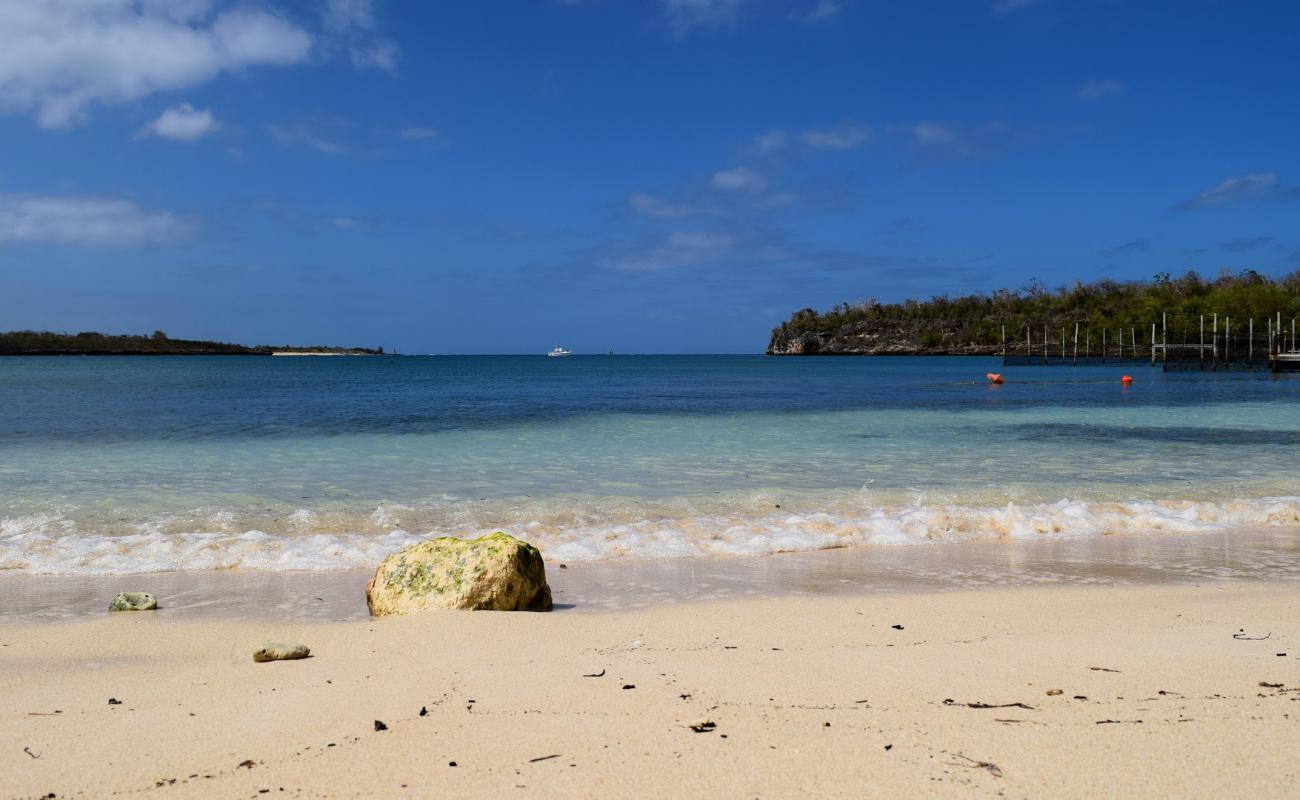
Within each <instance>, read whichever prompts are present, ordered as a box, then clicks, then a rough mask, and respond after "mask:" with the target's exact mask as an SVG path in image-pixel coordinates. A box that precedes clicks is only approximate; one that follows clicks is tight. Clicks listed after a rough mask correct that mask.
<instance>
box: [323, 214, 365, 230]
mask: <svg viewBox="0 0 1300 800" xmlns="http://www.w3.org/2000/svg"><path fill="white" fill-rule="evenodd" d="M329 224H330V225H333V226H334V227H335V228H338V229H339V230H341V231H350V230H352V229H353V228H356V227H358V226H360V225H361V220H359V219H356V218H354V217H331V218H330V219H329Z"/></svg>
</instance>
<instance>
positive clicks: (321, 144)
mask: <svg viewBox="0 0 1300 800" xmlns="http://www.w3.org/2000/svg"><path fill="white" fill-rule="evenodd" d="M268 130H269V131H270V132H271V138H273V139H275V140H276V141H277V142H279V143H280V144H282V145H284V146H285V147H291V146H294V145H304V146H306V147H310V148H311V149H312V150H315V151H316V152H318V153H327V154H329V155H341V154H343V153H346V152H348V147H347V145H345V144H341V143H339V142H336V141H334V140H333V139H330V138H327V137H326V136H325V135H323V134H322V133H320V131H318V130H317V129H316V128H315V127H314V126H312V125H271V126H269V128H268Z"/></svg>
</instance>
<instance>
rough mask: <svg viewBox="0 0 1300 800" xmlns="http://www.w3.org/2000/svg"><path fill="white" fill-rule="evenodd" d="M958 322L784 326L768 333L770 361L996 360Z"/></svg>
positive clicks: (990, 347)
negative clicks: (818, 357)
mask: <svg viewBox="0 0 1300 800" xmlns="http://www.w3.org/2000/svg"><path fill="white" fill-rule="evenodd" d="M980 338H982V337H979V336H976V335H974V334H972V332H971V331H969V330H967V329H966V328H964V327H963V326H962V324H961V323H959V322H952V321H946V320H938V321H925V322H910V321H907V320H861V321H857V322H849V323H846V324H843V325H840V326H838V327H835V328H832V329H830V330H822V329H818V328H816V327H812V326H808V327H804V326H800V325H797V324H792V323H785V324H782V325H781V326H779V327H777V328H773V329H772V338H771V340H770V341H769V342H768V345H767V354H768V355H772V356H816V355H825V356H884V355H896V356H914V355H970V356H975V355H996V354H998V353H1000V352H1002V349H1001V345H1000V344H998V343H995V342H990V341H987V340H986V341H980Z"/></svg>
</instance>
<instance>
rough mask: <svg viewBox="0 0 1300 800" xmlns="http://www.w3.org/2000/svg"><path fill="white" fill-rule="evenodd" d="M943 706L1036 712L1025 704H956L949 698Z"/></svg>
mask: <svg viewBox="0 0 1300 800" xmlns="http://www.w3.org/2000/svg"><path fill="white" fill-rule="evenodd" d="M943 704H944V705H945V706H966V707H967V708H1024V709H1028V710H1030V711H1037V709H1036V708H1034V707H1033V706H1031V705H1026V704H1025V703H978V702H976V703H958V702H957V701H956V700H953V699H952V698H951V697H949V698H945V699H944V701H943Z"/></svg>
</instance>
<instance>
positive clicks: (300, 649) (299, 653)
mask: <svg viewBox="0 0 1300 800" xmlns="http://www.w3.org/2000/svg"><path fill="white" fill-rule="evenodd" d="M309 655H311V648H310V647H308V646H307V645H305V644H285V643H283V642H267V643H266V644H264V645H262V646H261V647H259V648H257V649H256V650H254V651H253V660H254V661H257V662H259V663H261V662H263V661H292V660H294V659H297V658H306V657H307V656H309Z"/></svg>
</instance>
